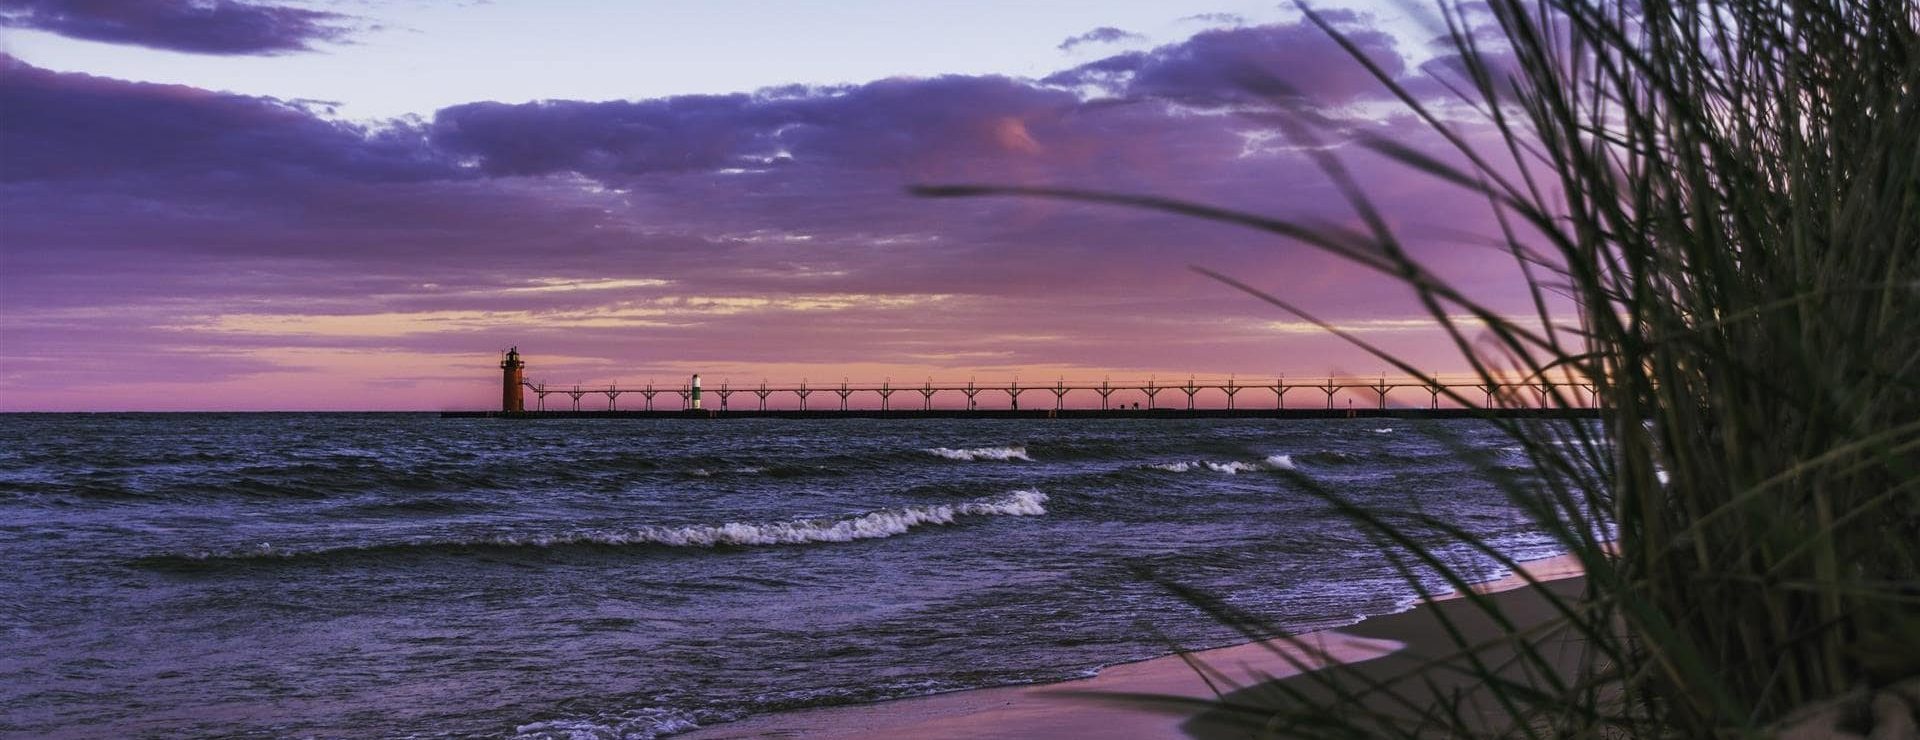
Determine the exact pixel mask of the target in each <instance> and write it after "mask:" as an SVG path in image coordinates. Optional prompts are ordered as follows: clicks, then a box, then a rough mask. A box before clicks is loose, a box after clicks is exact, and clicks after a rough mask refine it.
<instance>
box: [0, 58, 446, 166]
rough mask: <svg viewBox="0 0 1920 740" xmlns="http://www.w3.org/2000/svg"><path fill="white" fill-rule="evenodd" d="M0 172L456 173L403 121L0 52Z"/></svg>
mask: <svg viewBox="0 0 1920 740" xmlns="http://www.w3.org/2000/svg"><path fill="white" fill-rule="evenodd" d="M0 109H3V110H5V113H4V115H0V149H4V150H5V151H6V152H7V156H6V161H5V164H4V167H0V179H4V180H7V181H21V180H59V179H76V178H77V179H109V180H123V179H126V178H136V177H148V176H160V177H184V176H196V175H208V174H216V173H223V172H227V173H231V172H242V171H244V172H246V173H247V174H248V175H250V176H261V175H292V174H297V173H308V174H315V175H325V176H331V177H343V178H346V179H353V180H375V181H395V180H418V179H425V178H434V177H443V176H448V175H451V174H453V173H454V169H453V168H452V167H450V166H448V165H447V164H446V163H445V162H443V161H439V160H437V159H436V157H435V155H434V154H433V153H431V152H428V151H427V150H425V149H424V148H422V147H421V142H420V140H419V137H418V136H417V135H415V134H413V133H412V132H410V131H408V130H407V129H406V128H405V127H404V126H393V127H388V128H373V127H365V126H357V125H354V124H349V123H343V122H338V121H329V120H325V119H322V118H320V117H318V116H316V115H314V113H313V112H312V111H310V110H308V109H306V108H304V107H302V106H300V105H298V104H295V103H289V102H286V101H281V100H275V99H272V98H259V97H248V96H242V95H234V94H230V93H220V92H211V91H207V90H201V89H198V88H192V87H186V86H181V85H155V84H147V83H139V82H126V81H123V80H116V79H109V78H105V77H93V76H90V75H84V74H68V73H60V72H53V71H50V70H46V69H42V68H39V67H34V66H32V65H29V64H27V63H25V62H22V61H20V60H18V59H16V58H14V57H11V56H7V55H4V54H0Z"/></svg>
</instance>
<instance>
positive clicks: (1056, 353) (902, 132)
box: [0, 0, 1528, 411]
mask: <svg viewBox="0 0 1920 740" xmlns="http://www.w3.org/2000/svg"><path fill="white" fill-rule="evenodd" d="M1324 7H1325V9H1326V12H1327V13H1328V17H1330V18H1332V19H1334V20H1335V21H1336V22H1337V24H1338V25H1339V26H1340V28H1341V29H1342V30H1343V31H1344V32H1345V33H1347V34H1348V35H1349V36H1350V37H1351V38H1352V39H1353V40H1354V42H1355V43H1356V44H1358V46H1359V47H1360V48H1361V49H1362V50H1363V51H1364V52H1365V53H1366V54H1367V55H1369V57H1370V58H1372V59H1373V60H1374V61H1375V62H1377V63H1379V64H1380V65H1382V66H1383V67H1384V68H1385V69H1387V70H1388V71H1390V72H1392V73H1393V74H1395V75H1398V76H1400V78H1401V79H1402V80H1404V81H1405V82H1406V83H1407V85H1408V86H1409V88H1410V89H1412V90H1414V91H1416V92H1417V93H1418V94H1420V95H1422V96H1429V97H1430V98H1431V99H1432V100H1434V101H1435V102H1438V101H1440V100H1441V99H1442V98H1445V97H1449V96H1448V95H1447V93H1445V92H1444V91H1445V87H1444V86H1443V85H1442V84H1439V82H1438V81H1436V77H1438V78H1441V79H1444V78H1445V77H1446V74H1445V72H1444V70H1446V69H1447V68H1448V67H1447V65H1446V59H1445V57H1444V55H1443V54H1442V53H1441V52H1442V50H1441V49H1440V47H1439V45H1438V44H1437V43H1436V39H1435V37H1436V36H1437V34H1438V33H1439V32H1438V31H1437V30H1435V27H1434V26H1433V25H1432V22H1431V21H1430V20H1428V19H1421V18H1417V17H1410V16H1408V15H1407V14H1406V13H1407V11H1406V10H1405V9H1404V8H1402V7H1401V6H1399V5H1397V4H1388V3H1379V4H1377V5H1376V4H1365V3H1362V4H1350V5H1339V6H1334V5H1329V6H1324ZM1249 79H1278V80H1283V81H1285V82H1286V83H1288V84H1289V85H1290V86H1291V87H1292V88H1293V89H1294V90H1295V91H1297V93H1298V95H1299V96H1300V97H1299V102H1302V103H1304V104H1305V105H1308V106H1310V107H1311V108H1312V109H1313V110H1314V111H1316V112H1318V113H1319V114H1321V115H1324V116H1327V117H1329V118H1330V119H1333V120H1335V121H1337V122H1338V127H1337V130H1338V131H1344V132H1346V133H1347V134H1349V135H1350V134H1351V133H1353V132H1359V131H1371V132H1375V133H1386V134H1391V135H1394V136H1399V137H1403V138H1405V139H1406V140H1407V141H1408V142H1409V143H1411V144H1413V145H1414V146H1417V147H1422V148H1429V149H1431V148H1433V146H1434V144H1433V137H1432V136H1431V135H1430V134H1427V133H1425V132H1424V130H1423V129H1422V127H1421V126H1420V125H1418V124H1417V123H1416V122H1415V121H1414V120H1413V119H1412V118H1411V117H1410V116H1409V115H1408V114H1407V112H1406V111H1405V109H1404V108H1403V107H1401V106H1399V105H1398V104H1397V103H1395V102H1393V101H1392V100H1390V98H1389V97H1388V96H1387V94H1386V90H1385V89H1384V88H1383V87H1382V86H1380V85H1378V84H1377V83H1376V82H1374V81H1373V80H1372V78H1370V77H1369V76H1368V75H1367V73H1366V72H1365V71H1364V70H1363V69H1362V68H1361V67H1360V66H1359V65H1358V64H1357V63H1355V62H1354V61H1353V60H1352V59H1351V58H1350V57H1348V56H1347V54H1346V52H1344V51H1343V50H1341V49H1340V48H1339V47H1338V46H1337V45H1336V44H1335V43H1334V42H1333V41H1332V40H1330V39H1329V38H1328V37H1327V36H1326V35H1325V34H1324V33H1322V32H1321V31H1320V30H1319V29H1317V28H1315V27H1313V26H1311V25H1309V24H1306V23H1304V22H1303V21H1302V19H1301V18H1300V14H1299V13H1298V12H1297V11H1294V10H1292V9H1291V6H1290V5H1289V6H1286V7H1282V6H1279V5H1277V4H1275V3H1241V2H1212V3H1190V4H1172V3H1163V2H1145V1H1138V2H977V3H916V2H893V1H891V0H888V1H881V0H861V1H857V2H856V1H851V0H841V1H839V2H832V3H799V2H770V1H769V2H745V1H741V0H723V1H717V2H674V3H668V2H620V1H615V0H606V1H604V2H588V1H586V0H567V1H560V2H556V1H546V2H535V1H533V0H524V1H522V0H495V1H494V2H469V3H454V2H431V1H429V0H392V1H386V0H339V1H337V2H303V3H293V2H268V1H266V0H262V1H261V2H239V1H238V0H206V1H201V2H185V1H175V0H84V1H83V0H0V307H3V308H4V311H3V313H0V342H3V343H4V352H5V361H4V364H0V410H14V411H18V410H120V409H133V410H145V409H151V410H185V409H452V408H487V407H489V406H491V405H494V404H497V402H498V398H499V391H498V369H497V368H496V366H495V364H496V362H497V360H498V355H497V353H498V352H499V351H500V350H502V349H504V348H506V347H507V346H509V345H518V346H519V348H520V349H521V351H522V352H523V353H524V354H525V355H526V358H527V360H528V362H529V367H528V371H529V375H530V376H531V377H533V378H536V379H540V380H545V381H548V382H552V383H566V384H571V383H575V382H586V383H604V382H609V381H618V382H621V383H623V384H627V383H643V382H645V381H647V380H649V379H653V380H657V381H661V382H667V383H677V382H679V381H680V380H681V379H683V378H684V377H685V375H686V374H688V373H691V372H701V373H702V374H703V375H704V376H705V377H707V378H711V379H715V380H717V379H720V378H731V379H732V380H733V381H734V382H736V383H741V382H757V381H758V380H759V379H761V378H763V377H764V378H771V379H773V380H776V381H784V380H799V379H801V378H808V379H811V380H813V381H815V382H838V381H839V380H840V379H841V378H843V377H851V378H852V379H854V380H856V381H862V380H873V381H878V380H880V379H881V378H892V379H894V380H895V381H896V382H900V381H906V382H914V383H917V382H920V381H922V380H924V379H926V378H927V377H929V376H932V377H934V378H936V379H942V380H953V379H957V380H965V379H967V378H970V377H978V378H981V379H983V380H985V379H1000V378H1007V377H1011V376H1014V375H1018V376H1020V377H1021V378H1022V380H1023V382H1029V383H1036V384H1038V383H1048V382H1051V381H1052V380H1053V379H1054V378H1056V377H1060V376H1066V377H1068V378H1074V379H1093V380H1098V379H1100V378H1102V377H1113V378H1115V379H1123V378H1126V379H1131V378H1144V377H1147V376H1149V375H1158V376H1160V377H1162V378H1180V379H1184V378H1185V377H1186V376H1187V375H1188V374H1191V373H1197V374H1200V375H1202V376H1218V377H1224V376H1226V375H1228V374H1230V373H1233V374H1238V375H1239V376H1240V377H1241V378H1243V379H1250V380H1257V379H1260V378H1263V377H1271V376H1272V375H1274V374H1276V373H1286V374H1288V375H1289V376H1308V375H1324V374H1327V373H1335V372H1337V373H1359V374H1374V373H1377V372H1379V371H1380V370H1382V369H1383V367H1384V366H1383V365H1382V363H1380V362H1379V361H1377V360H1374V359H1372V358H1370V357H1368V356H1366V355H1364V354H1363V353H1361V352H1359V351H1357V350H1353V349H1351V348H1349V347H1347V346H1345V345H1344V343H1343V342H1341V340H1338V339H1336V338H1332V337H1329V336H1326V335H1325V334H1324V333H1322V332H1319V331H1318V330H1315V329H1313V328H1312V327H1310V326H1307V325H1304V324H1302V323H1301V322H1299V321H1297V320H1295V319H1294V318H1293V317H1290V316H1287V315H1285V314H1283V313H1281V312H1279V311H1278V310H1277V309H1274V308H1272V307H1270V306H1267V305H1265V304H1262V303H1260V302H1258V301H1255V300H1253V299H1251V298H1249V297H1247V296H1246V295H1244V294H1241V293H1238V292H1235V291H1234V290H1233V289H1231V288H1228V287H1227V286H1224V285H1222V284H1219V283H1217V282H1214V281H1212V280H1209V279H1207V278H1205V277H1201V276H1199V275H1197V274H1194V273H1193V272H1191V271H1190V270H1189V269H1188V266H1189V265H1199V266H1204V267H1208V268H1211V269H1214V270H1218V271H1220V272H1223V273H1227V274H1230V275H1233V276H1236V277H1238V278H1240V279H1242V280H1245V281H1247V282H1249V283H1252V284H1254V285H1257V286H1260V287H1262V288H1265V289H1268V290H1271V291H1273V292H1274V293H1276V294H1278V295H1280V296H1282V297H1284V298H1287V299H1289V300H1292V301H1295V302H1297V303H1299V304H1301V305H1303V306H1306V307H1308V308H1310V309H1312V310H1315V311H1318V312H1319V313H1321V314H1322V315H1323V316H1325V317H1327V318H1329V319H1332V320H1334V321H1336V322H1338V323H1340V324H1341V325H1343V326H1346V327H1348V328H1350V329H1352V330H1355V331H1357V332H1359V333H1361V334H1362V335H1364V336H1366V337H1367V338H1368V339H1369V340H1372V341H1375V342H1379V343H1381V344H1383V345H1385V346H1388V347H1389V348H1392V349H1395V350H1397V351H1400V352H1402V353H1404V354H1406V355H1407V356H1409V357H1411V358H1413V359H1414V360H1415V361H1417V362H1419V363H1421V364H1422V365H1423V366H1427V367H1431V368H1433V369H1434V370H1437V371H1453V370H1459V369H1462V368H1463V366H1462V365H1461V363H1460V361H1459V360H1458V359H1457V357H1456V355H1455V353H1454V352H1453V351H1452V350H1451V349H1449V348H1447V347H1446V346H1445V345H1444V344H1443V343H1442V342H1441V341H1440V340H1439V337H1438V336H1437V335H1436V334H1435V333H1434V332H1433V331H1431V330H1429V329H1426V328H1423V327H1424V326H1425V324H1424V323H1423V322H1421V321H1419V320H1418V318H1419V316H1420V311H1419V309H1418V307H1417V305H1415V304H1414V302H1413V301H1412V300H1411V299H1410V296H1409V294H1408V293H1407V291H1405V290H1404V289H1402V288H1399V287H1396V286H1395V285H1393V284H1392V283H1391V282H1390V281H1388V280H1386V279H1384V278H1381V277H1379V276H1376V275H1371V274H1367V273H1365V272H1364V271H1363V270H1361V269H1360V268H1357V267H1354V266H1351V265H1348V264H1345V263H1343V262H1341V261H1339V260H1337V259H1334V258H1331V257H1327V256H1323V255H1320V254H1317V253H1316V252H1314V251H1313V250H1312V249H1311V248H1309V247H1305V246H1301V245H1298V244H1294V243H1289V242H1287V241H1284V240H1281V239H1278V238H1276V237H1273V236H1270V235H1265V234H1261V233H1258V232H1254V231H1250V230H1246V229H1240V228H1234V227H1230V226H1223V225H1218V224H1211V223H1204V222H1199V221H1194V220H1189V219H1183V218H1180V217H1175V216H1169V215H1164V214H1159V213H1150V212H1143V211H1133V210H1126V209H1118V208H1113V207H1105V206H1092V205H1074V204H1063V203H1058V202H1046V201H1037V200H1025V199H967V200H928V199H920V198H915V197H912V196H910V195H908V194H907V193H906V191H905V188H906V187H907V186H909V185H912V184H926V183H931V184H945V183H992V184H1018V185H1057V186H1077V187H1095V188H1102V189H1108V190H1115V191H1122V192H1129V193H1148V194H1156V195H1168V196H1176V197H1180V198H1188V199H1194V200H1198V201H1203V202H1207V203H1212V204H1216V205H1224V206H1230V207H1235V208H1241V209H1246V210H1250V211H1255V212H1259V213H1265V214H1271V215H1274V216H1281V217H1286V218H1295V219H1312V220H1318V221H1325V222H1330V223H1346V222H1350V221H1352V219H1353V216H1352V211H1351V209H1350V208H1349V207H1348V206H1347V205H1345V203H1344V202H1343V201H1342V200H1341V198H1340V197H1339V195H1338V193H1337V192H1336V191H1335V190H1334V188H1332V187H1331V186H1330V184H1329V183H1328V180H1327V178H1326V176H1325V175H1323V174H1322V173H1321V172H1320V171H1319V170H1318V169H1316V168H1315V167H1314V166H1313V165H1312V164H1311V163H1309V162H1308V161H1307V160H1306V158H1305V157H1304V156H1303V154H1302V152H1301V150H1300V149H1299V148H1298V147H1297V146H1295V143H1294V142H1290V141H1288V140H1287V139H1286V138H1285V137H1283V136H1280V135H1279V134H1278V132H1277V131H1276V129H1275V127H1274V125H1273V123H1272V121H1271V117H1272V105H1271V101H1269V100H1263V99H1262V98H1261V97H1260V96H1258V95H1255V94H1253V93H1251V92H1249V90H1248V87H1247V84H1246V83H1247V81H1248V80H1249ZM1441 109H1442V110H1443V111H1444V112H1446V113H1447V114H1448V115H1459V116H1461V117H1462V120H1463V121H1464V120H1466V114H1467V113H1468V111H1466V110H1465V109H1464V108H1461V107H1459V106H1452V107H1449V106H1445V105H1442V107H1441ZM1474 125H1475V124H1473V123H1470V122H1469V123H1463V126H1465V127H1466V130H1468V131H1470V132H1471V131H1473V130H1474V129H1473V128H1472V127H1473V126H1474ZM1349 140H1350V139H1349V138H1343V137H1342V136H1334V137H1333V138H1331V139H1330V140H1329V142H1330V143H1331V144H1332V145H1333V146H1334V147H1335V148H1336V149H1337V150H1339V152H1340V154H1341V156H1342V158H1343V160H1344V161H1346V163H1347V164H1348V166H1350V167H1351V168H1352V169H1353V171H1354V172H1355V174H1356V176H1357V177H1358V179H1359V180H1360V182H1361V183H1362V184H1363V185H1364V186H1365V187H1366V188H1367V189H1368V192H1369V193H1371V194H1372V195H1373V196H1374V197H1376V198H1378V199H1379V200H1380V201H1381V202H1382V203H1383V204H1385V205H1386V206H1387V207H1388V216H1389V218H1390V219H1391V220H1392V222H1393V224H1394V225H1395V227H1396V228H1397V229H1399V231H1400V233H1401V235H1402V236H1403V237H1404V238H1405V239H1406V240H1407V241H1408V243H1409V244H1411V245H1412V246H1413V248H1414V250H1415V251H1416V253H1417V254H1418V255H1419V256H1421V257H1422V258H1424V259H1426V260H1427V261H1429V262H1430V263H1431V264H1433V265H1435V266H1436V268H1437V269H1438V270H1439V271H1440V272H1441V273H1442V274H1444V275H1445V276H1447V277H1449V278H1451V279H1453V280H1455V281H1457V282H1458V284H1459V285H1461V286H1462V287H1464V288H1467V289H1468V290H1469V292H1471V293H1473V294H1476V295H1479V296H1481V297H1482V298H1485V299H1487V300H1489V301H1490V302H1492V303H1493V304H1494V305H1496V306H1498V307H1501V308H1502V309H1504V310H1511V311H1516V312H1518V311H1523V310H1525V308H1526V306H1527V305H1528V303H1527V297H1526V293H1525V292H1524V291H1523V290H1521V287H1520V285H1519V283H1518V282H1517V280H1516V275H1517V272H1516V270H1515V269H1514V267H1513V265H1512V261H1511V258H1509V257H1507V256H1505V255H1504V254H1502V253H1501V252H1500V251H1499V249H1497V248H1496V247H1495V246H1493V239H1492V236H1493V234H1495V233H1497V232H1496V227H1495V225H1494V224H1493V222H1492V221H1491V217H1490V215H1489V214H1488V211H1487V208H1486V206H1485V204H1484V202H1481V201H1480V200H1478V199H1476V198H1475V197H1474V196H1472V195H1471V194H1469V193H1466V192H1464V191H1462V190H1460V189H1457V188H1453V187H1449V186H1446V185H1444V184H1441V183H1438V182H1436V181H1434V180H1432V179H1430V178H1427V177H1423V176H1420V175H1416V174H1412V173H1409V172H1408V171H1407V170H1406V169H1405V168H1404V167H1401V166H1398V165H1394V164H1391V163H1387V162H1384V161H1382V160H1381V159H1380V158H1379V157H1375V156H1369V155H1366V154H1364V153H1362V152H1360V151H1358V148H1357V147H1354V146H1351V145H1350V144H1348V143H1347V142H1348V141H1349ZM709 382H710V383H711V382H713V381H709ZM1410 400H1411V399H1410Z"/></svg>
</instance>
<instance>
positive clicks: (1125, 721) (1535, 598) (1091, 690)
mask: <svg viewBox="0 0 1920 740" xmlns="http://www.w3.org/2000/svg"><path fill="white" fill-rule="evenodd" d="M1522 565H1523V566H1524V568H1525V571H1526V572H1527V574H1529V575H1530V576H1532V577H1533V578H1534V579H1536V580H1539V581H1547V582H1549V583H1546V584H1544V585H1543V586H1542V587H1541V588H1542V589H1552V590H1553V591H1554V592H1555V593H1556V594H1558V595H1560V596H1561V597H1562V598H1573V597H1577V596H1578V595H1579V593H1580V592H1581V590H1582V588H1583V587H1584V583H1583V582H1582V579H1581V578H1580V576H1581V570H1580V567H1579V563H1578V562H1577V561H1576V560H1575V559H1574V558H1572V557H1570V556H1560V557H1554V558H1547V559H1542V560H1535V561H1531V562H1527V563H1523V564H1522ZM1526 585H1527V581H1526V580H1525V579H1524V578H1523V577H1521V576H1520V575H1518V574H1515V575H1509V576H1506V577H1504V578H1500V579H1496V580H1493V581H1489V582H1487V583H1483V584H1480V585H1478V586H1477V587H1476V589H1475V590H1477V591H1479V592H1482V593H1489V594H1495V597H1494V598H1495V599H1496V600H1497V601H1498V602H1499V603H1500V606H1501V608H1502V610H1503V612H1504V613H1505V614H1506V615H1508V617H1509V618H1510V619H1513V620H1514V621H1516V622H1517V623H1520V624H1522V625H1527V624H1538V623H1540V622H1543V621H1545V620H1546V619H1548V618H1549V617H1550V616H1551V614H1552V611H1551V607H1550V606H1549V605H1548V602H1547V601H1546V599H1545V597H1544V596H1543V594H1541V593H1540V589H1532V588H1526ZM1443 610H1444V612H1445V613H1446V614H1447V615H1448V616H1449V617H1451V618H1453V619H1455V620H1458V621H1459V622H1460V626H1461V627H1462V628H1463V629H1464V630H1466V631H1467V632H1468V634H1469V636H1470V639H1475V640H1476V641H1477V640H1478V639H1480V638H1481V636H1488V637H1490V636H1491V635H1493V634H1494V631H1495V628H1494V626H1493V625H1492V624H1490V623H1488V621H1487V620H1485V619H1484V618H1478V616H1479V615H1478V614H1477V613H1476V612H1477V610H1474V609H1472V608H1470V605H1469V604H1468V603H1467V602H1465V601H1463V600H1460V599H1458V598H1457V597H1455V596H1442V597H1438V598H1436V599H1434V600H1433V601H1431V602H1429V603H1426V604H1423V605H1421V606H1418V607H1416V608H1414V609H1412V610H1410V611H1406V612H1402V613H1399V614H1391V615H1386V616H1381V617H1375V618H1372V619H1368V620H1366V621H1363V622H1360V623H1358V624H1355V625H1352V626H1349V627H1344V628H1340V629H1336V630H1324V631H1320V632H1314V633H1309V634H1305V635H1301V636H1299V637H1298V638H1295V639H1294V640H1268V641H1263V642H1251V643H1245V644H1241V645H1234V646H1229V647H1223V648H1216V649H1212V650H1203V651H1196V652H1191V653H1186V654H1184V655H1170V656H1165V657H1161V658H1155V659H1152V660H1146V661H1140V662H1137V663H1126V664H1121V665H1114V666H1109V667H1107V668H1104V669H1102V670H1101V671H1100V673H1099V674H1098V675H1096V676H1094V677H1092V678H1087V679H1083V680H1078V681H1068V682H1063V683H1053V684H1041V685H1029V686H1008V687H998V688H989V689H979V690H974V691H959V692H953V693H947V694H936V695H933V696H924V697H916V698H911V699H902V700H897V701H889V702H880V703H875V704H860V705H850V706H838V707H822V708H818V709H808V710H802V711H796V712H789V713H782V714H774V715H766V716H760V717H752V718H748V719H745V720H742V721H739V722H732V723H728V724H724V725H716V726H713V727H708V728H702V729H699V730H696V731H694V732H692V733H689V734H686V735H682V736H681V737H687V738H697V739H699V740H720V739H723V738H766V737H781V738H790V737H836V738H875V739H878V738H902V737H912V738H1036V737H1047V738H1138V739H1141V740H1146V739H1149V738H1170V739H1171V738H1190V737H1198V738H1241V737H1253V736H1256V732H1255V728H1254V727H1252V726H1250V725H1249V724H1248V723H1247V722H1245V721H1243V720H1242V718H1241V717H1242V716H1241V715H1236V714H1233V713H1227V712H1222V711H1216V710H1206V708H1205V707H1196V706H1192V705H1187V706H1181V705H1178V704H1177V703H1175V702H1167V703H1161V704H1157V705H1156V704H1150V703H1147V702H1141V701H1128V700H1125V699H1123V697H1125V696H1127V695H1133V696H1140V695H1155V696H1166V697H1180V698H1183V699H1193V700H1200V701H1208V700H1215V699H1218V698H1221V697H1222V696H1224V697H1225V698H1226V700H1227V701H1229V702H1231V703H1234V704H1241V705H1254V706H1264V705H1267V704H1264V703H1263V702H1270V701H1271V700H1272V699H1271V685H1270V684H1269V682H1271V681H1283V680H1287V679H1289V677H1295V678H1298V677H1299V676H1300V674H1301V673H1302V669H1303V668H1306V669H1314V670H1325V669H1327V668H1328V667H1330V666H1333V665H1336V664H1337V665H1340V666H1343V667H1342V668H1341V669H1340V670H1343V671H1349V672H1352V673H1353V674H1355V675H1356V676H1364V677H1367V678H1372V679H1375V680H1384V679H1388V678H1392V677H1395V676H1398V675H1402V674H1405V673H1407V672H1409V671H1411V670H1413V669H1415V668H1416V667H1417V666H1419V665H1420V664H1421V663H1422V662H1423V661H1425V660H1427V659H1430V658H1433V657H1435V656H1441V655H1447V654H1450V653H1452V652H1454V649H1453V647H1452V645H1453V643H1452V642H1451V641H1450V640H1449V639H1448V637H1447V635H1446V633H1445V631H1444V629H1443V628H1442V626H1441V623H1440V621H1439V620H1438V619H1436V615H1437V614H1438V613H1440V612H1441V611H1443ZM1547 639H1551V638H1547ZM1569 647H1570V648H1571V646H1569ZM1563 652H1564V653H1565V656H1564V657H1566V658H1568V659H1571V658H1572V657H1573V653H1572V651H1571V650H1570V649H1569V650H1567V651H1563ZM1195 666H1204V667H1205V668H1206V672H1207V673H1208V677H1207V678H1205V679H1203V678H1202V676H1201V674H1200V672H1198V671H1196V669H1195ZM1466 688H1469V689H1470V688H1471V687H1466ZM1469 693H1470V692H1469ZM1469 701H1471V698H1469ZM1495 714H1497V713H1495ZM1491 716H1492V715H1490V718H1491Z"/></svg>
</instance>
